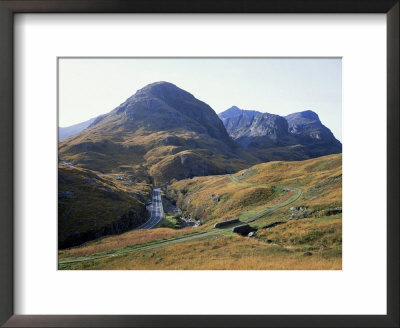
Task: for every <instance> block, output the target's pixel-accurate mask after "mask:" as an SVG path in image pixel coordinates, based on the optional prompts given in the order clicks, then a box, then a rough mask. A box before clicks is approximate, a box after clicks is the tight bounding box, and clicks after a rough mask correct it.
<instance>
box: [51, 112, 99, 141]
mask: <svg viewBox="0 0 400 328" xmlns="http://www.w3.org/2000/svg"><path fill="white" fill-rule="evenodd" d="M95 119H96V118H95V117H93V118H91V119H90V120H87V121H85V122H82V123H78V124H74V125H71V126H67V127H64V128H63V127H59V128H58V140H64V139H66V138H68V137H71V136H73V135H75V134H77V133H79V132H81V131H83V130H85V129H86V128H87V127H88V126H89V125H90V124H92V123H93V121H94V120H95Z"/></svg>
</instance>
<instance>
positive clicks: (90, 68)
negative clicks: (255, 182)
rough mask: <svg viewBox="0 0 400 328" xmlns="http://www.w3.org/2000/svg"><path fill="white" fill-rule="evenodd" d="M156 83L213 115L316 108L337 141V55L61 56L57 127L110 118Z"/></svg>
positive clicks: (339, 65) (339, 114)
mask: <svg viewBox="0 0 400 328" xmlns="http://www.w3.org/2000/svg"><path fill="white" fill-rule="evenodd" d="M156 81H167V82H171V83H173V84H175V85H176V86H178V87H179V88H181V89H184V90H186V91H188V92H190V93H191V94H193V95H194V96H195V97H196V98H197V99H200V100H202V101H204V102H205V103H207V104H208V105H210V106H211V107H212V108H213V109H214V110H215V111H216V112H217V113H220V112H222V111H224V110H226V109H228V108H229V107H231V106H233V105H235V106H238V107H239V108H241V109H251V110H258V111H260V112H267V113H272V114H278V115H282V116H285V115H287V114H290V113H294V112H299V111H304V110H313V111H314V112H316V113H317V114H318V115H319V117H320V120H321V121H322V123H323V124H324V125H326V126H327V127H328V128H329V129H331V131H332V132H333V133H334V135H335V137H336V138H337V139H339V140H342V62H341V59H339V58H326V59H317V58H310V59H303V58H301V59H300V58H299V59H290V58H244V59H242V58H184V59H181V58H163V59H161V58H102V59H101V58H97V59H93V58H85V59H81V58H79V59H78V58H61V59H59V125H60V126H62V127H65V126H69V125H73V124H76V123H80V122H83V121H86V120H88V119H90V118H92V117H95V116H98V115H100V114H104V113H108V112H110V111H111V110H112V109H114V108H115V107H117V106H118V105H119V104H121V103H123V102H124V101H125V100H126V99H127V98H129V97H130V96H131V95H133V94H134V93H135V92H136V91H137V90H138V89H140V88H142V87H144V86H145V85H147V84H149V83H152V82H156Z"/></svg>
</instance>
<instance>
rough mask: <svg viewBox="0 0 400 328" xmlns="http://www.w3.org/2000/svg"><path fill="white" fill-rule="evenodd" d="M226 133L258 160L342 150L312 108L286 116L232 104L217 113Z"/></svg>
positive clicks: (314, 154)
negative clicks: (246, 108)
mask: <svg viewBox="0 0 400 328" xmlns="http://www.w3.org/2000/svg"><path fill="white" fill-rule="evenodd" d="M219 117H220V118H221V120H222V122H223V123H224V125H225V127H226V129H227V131H228V133H229V135H230V136H231V137H232V138H233V139H234V140H235V141H237V142H238V143H239V144H240V145H241V146H242V147H243V148H244V149H245V150H247V151H249V152H251V153H252V154H253V155H255V156H256V157H257V158H259V159H260V160H261V161H265V162H266V161H272V160H304V159H309V158H314V157H319V156H324V155H329V154H336V153H341V152H342V144H341V143H340V141H338V140H337V139H336V138H335V137H334V135H333V133H332V132H331V131H330V130H329V129H328V128H327V127H326V126H324V125H323V124H322V123H321V121H320V119H319V117H318V115H317V114H316V113H314V112H313V111H310V110H308V111H304V112H299V113H293V114H290V115H288V116H286V117H282V116H279V115H274V114H269V113H261V112H257V111H248V110H242V109H239V108H237V107H236V106H234V107H231V108H229V109H227V110H226V111H224V112H222V113H220V114H219Z"/></svg>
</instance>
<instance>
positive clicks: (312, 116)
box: [285, 110, 320, 122]
mask: <svg viewBox="0 0 400 328" xmlns="http://www.w3.org/2000/svg"><path fill="white" fill-rule="evenodd" d="M285 118H286V119H287V120H288V121H289V122H290V121H291V120H308V121H317V122H320V119H319V116H318V114H317V113H316V112H313V111H312V110H305V111H302V112H297V113H292V114H289V115H287V116H285Z"/></svg>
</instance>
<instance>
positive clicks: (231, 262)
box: [59, 154, 342, 270]
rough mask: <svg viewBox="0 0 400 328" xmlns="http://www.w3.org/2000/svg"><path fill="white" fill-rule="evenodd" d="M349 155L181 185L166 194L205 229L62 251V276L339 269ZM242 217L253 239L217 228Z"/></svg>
mask: <svg viewBox="0 0 400 328" xmlns="http://www.w3.org/2000/svg"><path fill="white" fill-rule="evenodd" d="M341 168H342V156H341V154H337V155H329V156H325V157H321V158H317V159H312V160H307V161H302V162H271V163H265V164H260V165H256V166H254V167H251V168H249V169H247V170H243V171H241V172H238V173H236V174H232V175H229V174H228V175H220V176H208V177H197V178H193V179H186V180H182V181H177V182H175V183H173V184H172V185H170V186H169V187H168V188H167V190H166V195H167V196H168V198H169V199H170V201H171V202H173V203H176V204H177V206H178V207H180V208H181V210H182V212H183V214H184V215H186V216H189V215H190V216H192V217H194V218H197V219H200V221H201V223H202V224H201V225H200V226H199V227H198V228H194V229H193V228H185V229H180V230H175V229H169V228H156V229H154V230H147V231H132V232H127V233H124V234H122V235H119V236H112V237H104V238H101V239H98V240H96V241H92V242H89V243H87V244H85V245H82V246H81V247H79V248H76V249H71V250H64V251H60V252H59V257H60V262H59V268H60V269H151V270H156V269H172V270H185V269H193V270H194V269H200V270H202V269H205V270H213V269H229V270H233V269H241V270H245V269H249V270H252V269H254V270H260V269H266V270H293V269H305V270H317V269H326V270H332V269H333V270H338V269H341V267H342V266H341V263H342V207H341V206H342V170H341ZM231 218H239V219H240V221H241V224H243V223H248V224H249V225H250V226H251V227H252V228H253V229H257V231H256V234H255V235H253V236H252V237H248V236H246V235H245V236H239V235H237V234H235V233H233V232H232V228H231V227H228V228H226V229H216V228H214V224H215V223H217V222H221V221H223V220H227V219H231Z"/></svg>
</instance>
